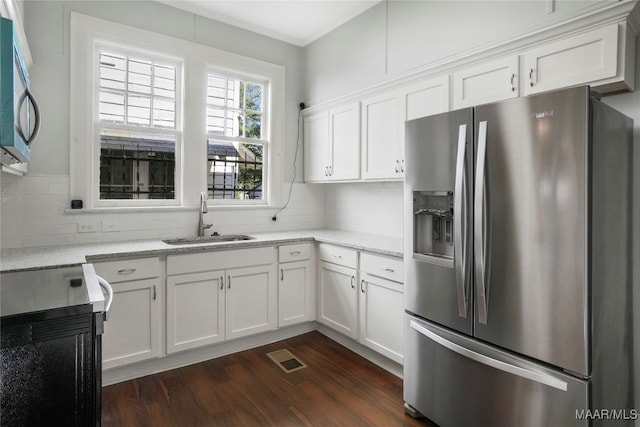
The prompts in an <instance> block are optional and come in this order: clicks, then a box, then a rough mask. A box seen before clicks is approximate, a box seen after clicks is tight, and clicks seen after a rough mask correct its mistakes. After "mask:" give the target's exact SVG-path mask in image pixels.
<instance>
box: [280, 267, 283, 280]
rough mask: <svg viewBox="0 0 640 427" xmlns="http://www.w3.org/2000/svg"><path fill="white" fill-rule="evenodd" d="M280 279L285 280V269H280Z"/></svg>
mask: <svg viewBox="0 0 640 427" xmlns="http://www.w3.org/2000/svg"><path fill="white" fill-rule="evenodd" d="M280 280H281V281H283V280H284V269H282V268H281V269H280Z"/></svg>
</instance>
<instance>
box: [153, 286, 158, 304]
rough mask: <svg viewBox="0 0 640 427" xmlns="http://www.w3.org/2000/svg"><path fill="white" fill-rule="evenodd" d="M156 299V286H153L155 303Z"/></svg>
mask: <svg viewBox="0 0 640 427" xmlns="http://www.w3.org/2000/svg"><path fill="white" fill-rule="evenodd" d="M157 298H158V294H157V292H156V285H153V300H154V301H155V300H156V299H157Z"/></svg>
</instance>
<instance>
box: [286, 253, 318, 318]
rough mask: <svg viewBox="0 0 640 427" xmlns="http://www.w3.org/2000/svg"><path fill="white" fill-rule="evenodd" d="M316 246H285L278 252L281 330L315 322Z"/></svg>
mask: <svg viewBox="0 0 640 427" xmlns="http://www.w3.org/2000/svg"><path fill="white" fill-rule="evenodd" d="M311 255H312V244H311V243H301V244H295V245H283V246H280V247H279V248H278V261H279V267H280V269H279V280H280V285H279V286H278V327H280V328H282V327H285V326H290V325H294V324H296V323H301V322H307V321H310V320H314V318H315V311H314V310H313V303H312V302H313V292H312V289H313V283H312V281H311V278H312V277H313V276H312V266H311Z"/></svg>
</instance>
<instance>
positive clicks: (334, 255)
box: [331, 254, 342, 259]
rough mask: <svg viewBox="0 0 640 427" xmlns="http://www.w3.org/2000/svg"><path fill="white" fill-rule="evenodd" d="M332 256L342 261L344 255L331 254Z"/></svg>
mask: <svg viewBox="0 0 640 427" xmlns="http://www.w3.org/2000/svg"><path fill="white" fill-rule="evenodd" d="M331 256H332V257H334V258H338V259H342V255H337V254H331Z"/></svg>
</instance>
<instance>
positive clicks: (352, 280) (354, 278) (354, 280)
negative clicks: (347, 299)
mask: <svg viewBox="0 0 640 427" xmlns="http://www.w3.org/2000/svg"><path fill="white" fill-rule="evenodd" d="M355 288H356V276H351V289H355Z"/></svg>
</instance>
